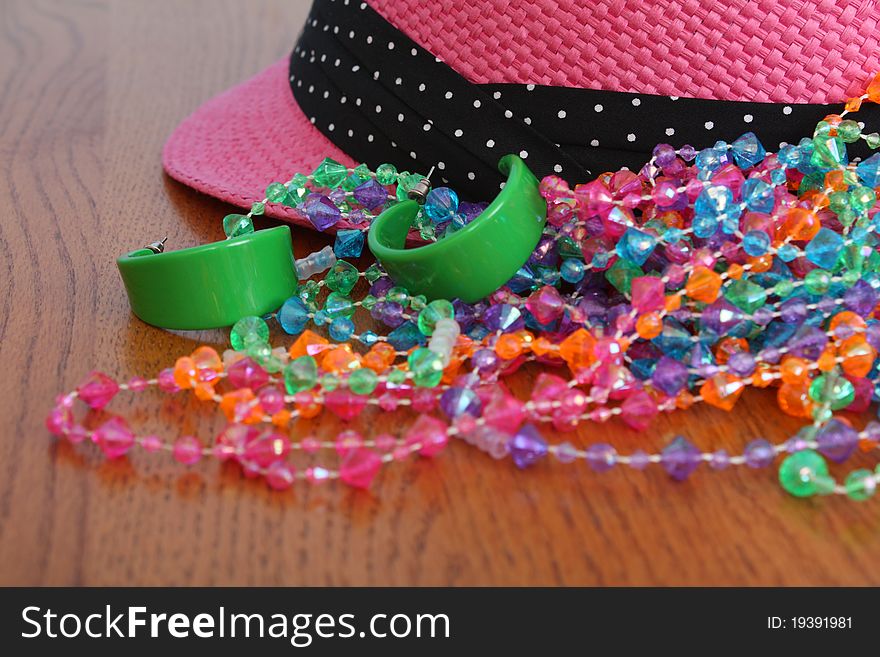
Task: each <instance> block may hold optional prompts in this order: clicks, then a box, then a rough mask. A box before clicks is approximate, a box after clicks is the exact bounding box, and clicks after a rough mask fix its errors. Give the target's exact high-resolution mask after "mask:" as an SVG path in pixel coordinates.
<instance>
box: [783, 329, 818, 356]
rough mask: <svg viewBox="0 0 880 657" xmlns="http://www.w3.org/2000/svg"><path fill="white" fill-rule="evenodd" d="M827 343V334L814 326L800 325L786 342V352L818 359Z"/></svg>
mask: <svg viewBox="0 0 880 657" xmlns="http://www.w3.org/2000/svg"><path fill="white" fill-rule="evenodd" d="M826 344H828V336H827V335H825V332H824V331H822V330H821V329H818V328H816V327H815V326H807V325H804V326H801V327H800V328H799V329H798V330H797V333H795V334H794V335H793V336H792V338H791V339H790V340H789V342H788V352H789V353H790V354H792V355H793V356H799V357H801V358H806V359H807V360H818V359H819V356H821V355H822V352H823V351H825V345H826Z"/></svg>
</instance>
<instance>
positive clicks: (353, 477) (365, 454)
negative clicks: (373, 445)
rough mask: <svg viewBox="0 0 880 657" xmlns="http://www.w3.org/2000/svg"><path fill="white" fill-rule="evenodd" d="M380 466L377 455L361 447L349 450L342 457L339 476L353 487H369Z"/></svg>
mask: <svg viewBox="0 0 880 657" xmlns="http://www.w3.org/2000/svg"><path fill="white" fill-rule="evenodd" d="M381 467H382V460H381V459H380V458H379V455H378V454H376V453H375V452H373V451H372V450H369V449H367V448H365V447H361V448H360V449H354V450H351V451H350V452H349V453H348V454H346V455H345V458H343V459H342V464H341V465H340V467H339V478H340V479H342V481H344V482H345V483H346V484H348V485H349V486H351V487H353V488H369V487H370V484H371V483H372V482H373V479H374V478H375V476H376V474H377V473H378V472H379V468H381Z"/></svg>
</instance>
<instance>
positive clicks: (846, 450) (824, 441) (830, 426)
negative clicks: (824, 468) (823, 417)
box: [816, 418, 859, 463]
mask: <svg viewBox="0 0 880 657" xmlns="http://www.w3.org/2000/svg"><path fill="white" fill-rule="evenodd" d="M816 442H817V443H818V445H819V447H818V449H819V451H820V452H821V453H822V454H823V455H824V456H826V457H827V458H829V459H831V460H832V461H834V462H835V463H843V462H844V461H846V460H847V459H848V458H849V457H850V455H852V453H853V451H855V449H856V447H857V446H858V443H859V434H858V432H857V431H856V430H855V429H853V428H852V427H851V426H849V425H848V424H845V423H844V422H841V421H840V420H838V419H836V418H834V419H831V420H830V421H828V422H826V423H825V424H824V425H823V426H822V427H821V428H820V429H819V430H818V431H817V432H816Z"/></svg>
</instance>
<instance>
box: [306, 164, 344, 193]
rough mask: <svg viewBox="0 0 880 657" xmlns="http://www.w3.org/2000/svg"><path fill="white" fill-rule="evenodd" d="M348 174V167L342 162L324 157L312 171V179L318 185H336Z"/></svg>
mask: <svg viewBox="0 0 880 657" xmlns="http://www.w3.org/2000/svg"><path fill="white" fill-rule="evenodd" d="M347 175H348V169H347V168H346V166H345V165H344V164H340V163H339V162H337V161H336V160H334V159H332V158H329V157H325V158H324V159H323V160H322V161H321V163H320V164H319V165H318V166H317V168H316V169H315V171H314V172H313V173H312V179H313V180H314V181H315V185H317V186H318V187H337V186H339V185H340V184H341V183H342V181H343V180H345V177H346V176H347Z"/></svg>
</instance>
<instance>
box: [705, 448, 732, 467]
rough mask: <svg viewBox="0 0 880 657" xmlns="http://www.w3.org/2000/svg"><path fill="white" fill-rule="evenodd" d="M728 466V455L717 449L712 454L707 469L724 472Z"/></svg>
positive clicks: (725, 451) (724, 451)
mask: <svg viewBox="0 0 880 657" xmlns="http://www.w3.org/2000/svg"><path fill="white" fill-rule="evenodd" d="M729 465H730V455H729V454H728V453H727V450H724V449H719V450H717V451H715V452H712V454H711V455H710V458H709V467H710V468H712V469H713V470H724V469H725V468H726V467H727V466H729Z"/></svg>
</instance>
